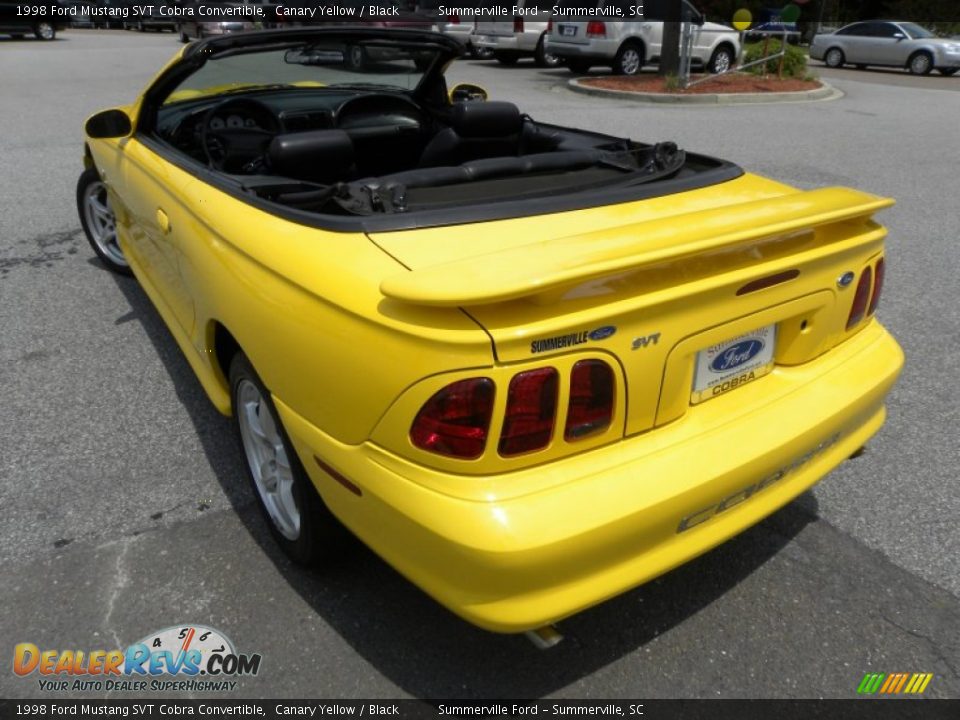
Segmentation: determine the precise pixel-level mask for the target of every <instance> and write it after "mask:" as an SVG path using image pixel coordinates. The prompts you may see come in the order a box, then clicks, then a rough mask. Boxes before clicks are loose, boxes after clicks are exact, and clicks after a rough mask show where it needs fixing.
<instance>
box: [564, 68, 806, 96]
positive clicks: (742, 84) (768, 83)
mask: <svg viewBox="0 0 960 720" xmlns="http://www.w3.org/2000/svg"><path fill="white" fill-rule="evenodd" d="M700 77H703V76H702V75H701V76H693V77H691V80H697V79H699V78H700ZM580 82H581V83H582V84H584V85H589V86H591V87H599V88H606V89H607V90H626V91H628V92H644V93H663V94H669V95H705V94H713V93H720V94H730V93H768V92H800V91H804V90H816V89H817V88H819V87H821V85H820V83H819V82H818V81H816V80H797V79H795V78H784V79H783V80H780V79H779V78H777V76H776V75H770V76H767V77H761V76H759V75H748V74H746V73H733V74H731V75H723V76H721V77H717V78H713V79H712V80H708V81H707V82H704V83H700V84H699V85H694V86H693V87H691V88H688V89H687V90H679V89H676V90H667V87H666V81H665V79H664V78H662V77H660V76H659V75H639V76H633V77H595V78H582V79H581V80H580Z"/></svg>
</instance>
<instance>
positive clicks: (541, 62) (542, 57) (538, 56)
mask: <svg viewBox="0 0 960 720" xmlns="http://www.w3.org/2000/svg"><path fill="white" fill-rule="evenodd" d="M544 44H545V43H544V39H543V37H542V36H541V38H540V42H538V43H537V50H536V52H535V53H534V55H533V57H534V60H536V63H537V66H538V67H545V68H555V67H559V65H560V63H561V60H560V57H559V56H557V55H554V54H553V53H548V52H547V51H546V48H545V47H544Z"/></svg>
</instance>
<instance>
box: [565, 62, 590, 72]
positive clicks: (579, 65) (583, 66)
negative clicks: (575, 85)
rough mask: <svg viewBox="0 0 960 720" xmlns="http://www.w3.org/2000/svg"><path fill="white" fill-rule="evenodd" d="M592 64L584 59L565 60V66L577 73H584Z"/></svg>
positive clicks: (588, 70)
mask: <svg viewBox="0 0 960 720" xmlns="http://www.w3.org/2000/svg"><path fill="white" fill-rule="evenodd" d="M591 67H592V66H591V65H590V63H589V62H587V61H586V60H567V68H568V69H569V70H570V72H572V73H576V74H577V75H586V74H587V73H588V72H590V68H591Z"/></svg>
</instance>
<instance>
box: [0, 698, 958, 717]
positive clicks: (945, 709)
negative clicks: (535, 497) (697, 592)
mask: <svg viewBox="0 0 960 720" xmlns="http://www.w3.org/2000/svg"><path fill="white" fill-rule="evenodd" d="M58 717H60V718H102V717H137V718H148V719H150V718H166V719H168V720H169V718H183V717H208V718H209V717H216V718H261V717H265V718H281V717H282V718H294V717H296V718H312V719H313V720H347V719H350V720H352V719H353V718H370V719H371V720H382V719H386V718H398V719H399V720H443V719H445V718H450V719H451V720H460V719H462V718H484V719H485V720H486V719H487V718H504V719H505V720H506V719H509V720H513V719H515V718H517V719H526V718H537V719H538V720H539V719H541V718H590V719H591V720H600V719H603V718H625V719H627V720H630V719H631V718H632V719H633V720H753V719H754V718H775V720H834V719H836V720H914V719H916V720H956V718H958V717H960V700H929V699H928V700H908V699H905V698H863V699H853V700H631V701H625V700H591V701H583V700H540V701H530V700H485V701H471V702H465V701H462V700H431V701H420V700H395V701H390V700H386V701H384V700H213V699H211V700H203V699H200V700H167V699H157V698H154V699H137V700H61V699H51V698H39V699H33V700H0V720H23V719H24V718H44V719H45V718H58Z"/></svg>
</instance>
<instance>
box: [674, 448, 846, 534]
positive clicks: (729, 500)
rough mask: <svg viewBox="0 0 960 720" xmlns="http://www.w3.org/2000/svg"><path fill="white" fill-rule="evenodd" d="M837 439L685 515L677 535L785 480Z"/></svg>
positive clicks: (678, 527) (678, 526)
mask: <svg viewBox="0 0 960 720" xmlns="http://www.w3.org/2000/svg"><path fill="white" fill-rule="evenodd" d="M839 439H840V433H837V434H836V435H833V436H831V437H829V438H827V439H826V440H824V441H823V442H822V443H820V444H819V445H817V446H816V447H815V448H813V450H810V451H809V452H807V453H804V454H803V455H801V456H800V457H798V458H797V459H795V460H794V461H793V462H791V463H789V464H788V465H785V466H783V467H782V468H780V469H779V470H776V471H775V472H773V473H771V474H770V475H767V476H766V477H765V478H763V479H762V480H760V481H759V482H756V483H753V484H752V485H748V486H747V487H745V488H741V489H740V490H737V491H736V492H735V493H733V494H731V495H728V496H727V497H725V498H724V499H723V500H721V501H720V502H717V503H714V504H713V505H710V506H708V507H705V508H703V509H702V510H697V511H696V512H695V513H691V514H690V515H687V516H686V517H685V518H683V520H681V521H680V524H679V525H677V533H678V534H679V533H682V532H684V531H685V530H689V529H690V528H692V527H695V526H697V525H699V524H701V523H704V522H706V521H707V520H709V519H710V518H712V517H715V516H717V515H719V514H720V513H722V512H724V511H726V510H729V509H730V508H732V507H734V506H735V505H739V504H740V503H742V502H743V501H744V500H747V499H749V498H751V497H753V496H754V495H756V494H757V493H758V492H760V491H761V490H764V489H766V488H768V487H770V486H771V485H773V484H775V483H778V482H780V481H781V480H783V478H785V477H786V476H787V475H789V474H790V473H792V472H793V471H794V470H797V469H798V468H801V467H803V466H804V465H806V464H807V463H808V462H810V461H811V460H812V459H813V458H815V457H816V456H817V455H819V454H821V453H822V452H824V451H825V450H827V449H828V448H830V447H832V446H833V445H834V444H835V443H836V442H837V441H838V440H839Z"/></svg>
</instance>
